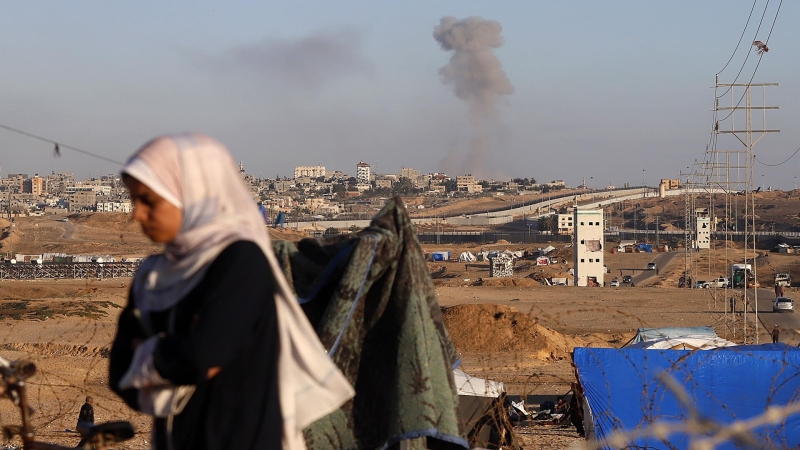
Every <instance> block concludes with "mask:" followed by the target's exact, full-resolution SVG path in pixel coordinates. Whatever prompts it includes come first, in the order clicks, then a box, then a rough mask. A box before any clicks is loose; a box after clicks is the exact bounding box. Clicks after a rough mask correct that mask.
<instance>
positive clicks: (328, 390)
mask: <svg viewBox="0 0 800 450" xmlns="http://www.w3.org/2000/svg"><path fill="white" fill-rule="evenodd" d="M122 173H123V174H127V175H130V176H131V177H133V178H136V179H137V180H138V181H140V182H141V183H143V184H144V185H146V186H147V187H149V188H150V189H152V190H153V191H154V192H155V193H156V194H158V195H159V196H161V197H162V198H164V199H165V200H167V201H168V202H170V203H172V204H174V205H175V206H177V207H179V208H181V209H182V210H183V224H182V226H181V229H180V231H179V232H178V236H177V237H176V238H175V239H174V240H173V241H172V242H169V243H168V244H166V246H165V249H164V250H165V251H164V253H163V254H159V255H155V256H152V257H150V258H147V259H146V260H145V261H144V262H143V263H142V265H141V266H140V267H139V270H138V271H137V274H136V277H135V278H134V285H133V292H134V298H135V300H136V305H137V307H138V308H139V309H140V310H141V311H142V312H148V311H163V310H166V309H169V308H171V307H172V306H174V305H175V304H176V303H178V301H179V300H181V299H182V298H183V297H184V296H185V295H186V294H188V293H189V292H190V291H191V290H192V288H194V287H195V286H196V285H197V284H198V283H199V282H200V280H201V279H202V278H203V274H204V273H205V271H206V269H207V268H208V266H209V264H210V263H211V262H212V261H213V260H214V258H216V257H217V255H219V254H220V253H221V252H222V251H223V250H224V249H225V248H226V247H227V246H228V245H230V244H232V243H233V242H236V241H240V240H245V241H252V242H254V243H256V244H257V245H258V246H259V247H260V248H261V250H262V251H263V252H264V255H265V256H266V257H267V261H269V265H270V268H271V269H272V272H273V276H274V278H275V282H276V292H275V299H274V301H275V304H276V309H277V315H278V329H279V339H280V355H279V359H278V389H279V395H280V404H281V412H282V415H283V427H284V428H283V445H284V448H287V449H288V448H290V449H304V448H305V441H304V440H303V435H302V430H303V428H305V427H306V426H307V425H309V424H310V423H312V422H313V421H315V420H317V419H319V418H320V417H323V416H325V415H327V414H329V413H330V412H332V411H334V410H336V409H337V408H339V406H341V405H342V403H344V402H345V401H347V400H348V399H350V398H351V397H352V396H353V395H354V391H353V388H352V387H351V386H350V384H349V383H348V382H347V379H346V378H345V377H344V375H342V373H341V372H340V371H339V369H338V368H337V367H336V365H335V364H333V362H332V361H331V360H330V358H329V357H328V356H327V354H326V352H325V349H324V347H323V346H322V343H321V342H320V341H319V339H318V338H317V335H316V333H315V331H314V329H313V328H312V326H311V324H310V323H309V322H308V319H307V318H306V316H305V314H304V313H303V311H302V309H300V306H299V305H298V303H297V300H296V297H295V295H294V294H293V292H292V290H291V289H290V288H289V284H288V282H287V281H286V278H285V277H284V276H283V272H282V271H281V269H280V266H279V265H278V261H277V259H276V258H275V254H274V253H273V251H272V244H271V243H270V238H269V234H268V233H267V229H266V226H265V224H264V220H263V219H262V217H261V215H260V214H259V212H258V207H257V205H256V204H255V202H254V200H253V198H252V196H251V195H250V193H249V192H248V190H247V187H246V186H245V184H244V182H243V180H242V178H241V175H240V174H239V172H238V170H237V168H236V164H235V162H234V161H233V159H232V158H231V156H230V154H229V153H228V151H227V149H225V147H224V146H223V145H222V144H220V143H219V142H217V141H216V140H214V139H212V138H210V137H208V136H205V135H202V134H185V135H178V136H165V137H159V138H156V139H153V140H152V141H150V142H148V143H147V144H145V145H144V146H143V147H142V148H141V149H139V150H138V151H137V152H136V153H135V154H134V155H133V156H132V157H131V158H130V160H129V161H128V163H127V164H126V165H125V167H123V169H122ZM266 300H267V299H265V301H266Z"/></svg>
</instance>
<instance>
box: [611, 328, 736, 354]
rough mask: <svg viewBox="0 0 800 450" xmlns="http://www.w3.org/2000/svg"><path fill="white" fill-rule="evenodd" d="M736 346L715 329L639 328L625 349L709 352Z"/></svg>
mask: <svg viewBox="0 0 800 450" xmlns="http://www.w3.org/2000/svg"><path fill="white" fill-rule="evenodd" d="M733 345H736V344H734V343H733V342H731V341H728V340H725V339H722V338H721V337H719V336H717V333H716V332H715V331H714V329H713V328H711V327H709V326H704V327H662V328H639V329H637V330H636V335H635V336H634V337H633V339H631V340H630V341H628V342H627V343H626V344H625V345H623V347H626V348H649V349H661V350H707V349H709V348H717V347H730V346H733Z"/></svg>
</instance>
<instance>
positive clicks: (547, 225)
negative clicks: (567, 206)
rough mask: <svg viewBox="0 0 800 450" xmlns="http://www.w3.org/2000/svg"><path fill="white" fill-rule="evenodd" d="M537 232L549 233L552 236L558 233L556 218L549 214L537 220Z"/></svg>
mask: <svg viewBox="0 0 800 450" xmlns="http://www.w3.org/2000/svg"><path fill="white" fill-rule="evenodd" d="M538 228H539V231H549V232H550V233H552V234H556V233H557V232H558V216H556V215H555V214H550V215H549V216H545V217H542V218H541V219H539V227H538Z"/></svg>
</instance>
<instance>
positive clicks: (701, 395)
mask: <svg viewBox="0 0 800 450" xmlns="http://www.w3.org/2000/svg"><path fill="white" fill-rule="evenodd" d="M574 362H575V367H576V372H577V376H578V381H579V383H580V385H581V387H582V388H583V391H584V397H585V400H586V403H588V406H589V410H590V411H586V410H584V413H585V414H584V417H585V418H587V419H590V420H587V421H586V422H587V425H588V426H589V427H590V429H591V428H593V432H594V434H595V437H596V439H597V440H598V441H603V440H604V439H606V438H608V437H609V436H610V435H611V434H613V433H615V432H630V431H633V430H645V429H647V428H648V427H650V426H651V424H652V423H654V422H656V421H659V422H666V423H672V424H679V425H680V424H686V423H687V422H688V421H689V418H690V417H691V415H692V408H696V412H697V414H698V415H699V417H700V418H702V419H703V423H705V424H706V425H707V427H706V431H707V433H706V434H699V433H698V434H695V435H689V434H687V433H685V432H677V433H672V434H670V435H669V436H667V437H665V438H664V439H660V438H658V437H638V438H635V439H633V438H632V439H629V442H628V444H629V445H628V447H626V448H647V449H687V448H689V447H690V442H691V440H692V439H702V438H705V437H708V436H709V433H710V434H713V433H714V432H715V430H719V429H725V427H726V425H728V424H730V423H732V422H734V421H742V420H748V419H752V418H754V417H756V416H759V415H761V414H763V413H764V412H765V411H766V409H767V408H768V407H771V406H785V405H787V404H789V403H793V402H800V349H797V348H795V347H790V346H787V345H786V344H782V343H778V344H764V345H749V346H736V347H724V348H718V349H713V350H705V351H684V350H644V349H627V348H625V349H612V348H576V349H575V353H574ZM665 374H666V375H669V376H670V377H671V378H672V379H673V380H674V381H675V382H676V383H677V384H678V385H680V386H682V387H683V390H684V391H685V393H686V394H687V395H688V397H689V400H688V402H683V403H682V402H680V401H679V400H678V397H677V396H676V395H675V393H674V392H673V390H671V389H669V388H668V387H667V385H666V384H665V382H664V380H663V379H662V377H663V376H664V375H665ZM751 437H752V439H753V442H750V443H746V442H734V441H727V442H725V443H724V444H723V445H721V446H719V447H716V448H723V449H734V448H798V446H800V414H793V415H790V416H788V417H787V418H784V419H783V420H781V421H779V423H776V424H769V425H764V426H760V427H757V428H755V429H754V430H753V431H752V435H751ZM615 447H616V446H611V445H606V446H604V447H603V448H609V449H610V448H615Z"/></svg>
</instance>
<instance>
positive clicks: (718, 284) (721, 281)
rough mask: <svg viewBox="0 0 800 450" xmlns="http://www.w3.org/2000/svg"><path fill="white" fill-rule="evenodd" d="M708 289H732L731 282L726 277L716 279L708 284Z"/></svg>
mask: <svg viewBox="0 0 800 450" xmlns="http://www.w3.org/2000/svg"><path fill="white" fill-rule="evenodd" d="M708 287H712V288H726V287H731V283H730V281H728V279H727V278H726V277H719V278H714V279H713V280H711V281H709V282H708Z"/></svg>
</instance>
